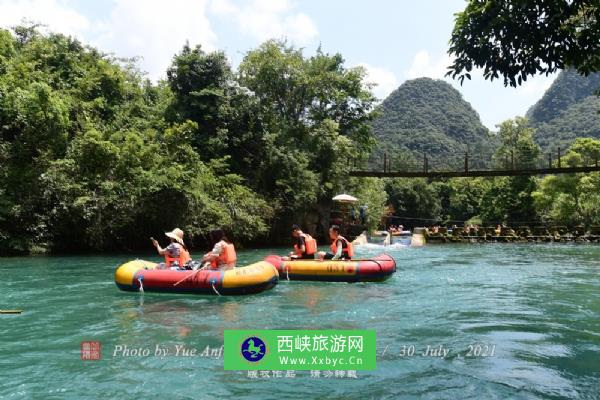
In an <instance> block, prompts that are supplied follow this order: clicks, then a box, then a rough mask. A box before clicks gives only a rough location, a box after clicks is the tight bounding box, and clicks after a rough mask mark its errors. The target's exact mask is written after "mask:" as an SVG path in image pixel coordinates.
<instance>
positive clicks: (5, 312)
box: [0, 310, 23, 314]
mask: <svg viewBox="0 0 600 400" xmlns="http://www.w3.org/2000/svg"><path fill="white" fill-rule="evenodd" d="M22 312H23V310H0V314H21V313H22Z"/></svg>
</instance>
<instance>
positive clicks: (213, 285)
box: [211, 282, 221, 296]
mask: <svg viewBox="0 0 600 400" xmlns="http://www.w3.org/2000/svg"><path fill="white" fill-rule="evenodd" d="M211 285H212V289H213V290H214V291H215V293H216V294H217V296H220V295H221V293H219V291H218V290H217V288H216V287H215V283H214V282H212V283H211Z"/></svg>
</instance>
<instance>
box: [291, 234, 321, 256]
mask: <svg viewBox="0 0 600 400" xmlns="http://www.w3.org/2000/svg"><path fill="white" fill-rule="evenodd" d="M300 236H301V237H303V238H304V250H305V253H304V254H306V255H307V256H312V255H313V254H315V253H316V252H317V241H316V240H315V239H314V238H313V237H312V236H310V235H309V234H307V233H302V234H300ZM294 252H296V254H297V255H298V257H302V255H303V253H302V248H301V247H300V246H298V243H296V244H294Z"/></svg>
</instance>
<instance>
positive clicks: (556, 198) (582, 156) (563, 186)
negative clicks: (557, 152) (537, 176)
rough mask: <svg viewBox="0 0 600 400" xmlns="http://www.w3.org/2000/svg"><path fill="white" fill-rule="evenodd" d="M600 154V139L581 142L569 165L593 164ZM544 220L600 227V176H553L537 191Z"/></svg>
mask: <svg viewBox="0 0 600 400" xmlns="http://www.w3.org/2000/svg"><path fill="white" fill-rule="evenodd" d="M599 155H600V140H597V139H589V138H588V139H577V140H576V141H575V143H574V145H573V146H572V147H571V148H570V149H569V151H568V152H567V154H566V155H565V163H566V164H567V165H569V166H573V167H575V166H582V165H590V163H591V162H592V160H596V159H597V157H598V156H599ZM533 198H534V200H535V206H536V208H537V209H538V210H539V213H540V216H541V218H542V220H544V221H550V222H558V223H565V224H571V225H576V224H586V225H597V224H600V173H598V172H594V173H591V174H587V175H584V174H568V175H556V176H553V175H550V176H547V177H545V178H544V179H543V180H542V181H541V182H540V185H539V187H538V188H537V190H536V191H534V192H533Z"/></svg>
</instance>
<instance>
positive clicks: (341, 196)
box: [332, 193, 358, 203]
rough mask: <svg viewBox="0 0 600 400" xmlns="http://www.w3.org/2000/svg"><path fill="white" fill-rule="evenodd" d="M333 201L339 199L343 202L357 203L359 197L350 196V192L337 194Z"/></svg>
mask: <svg viewBox="0 0 600 400" xmlns="http://www.w3.org/2000/svg"><path fill="white" fill-rule="evenodd" d="M332 200H333V201H339V202H341V203H355V202H357V201H358V199H357V198H356V197H354V196H350V195H349V194H345V193H344V194H338V195H337V196H335V197H334V198H333V199H332Z"/></svg>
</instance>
